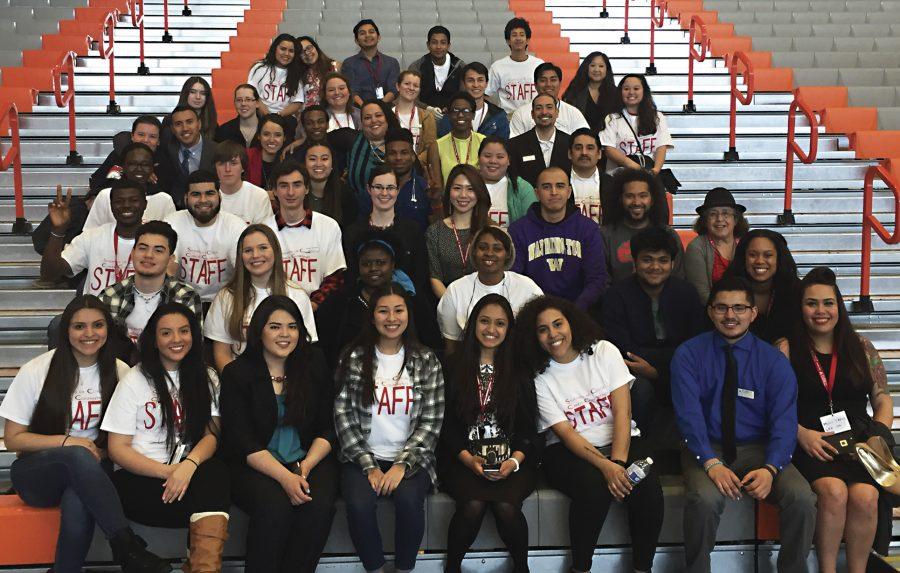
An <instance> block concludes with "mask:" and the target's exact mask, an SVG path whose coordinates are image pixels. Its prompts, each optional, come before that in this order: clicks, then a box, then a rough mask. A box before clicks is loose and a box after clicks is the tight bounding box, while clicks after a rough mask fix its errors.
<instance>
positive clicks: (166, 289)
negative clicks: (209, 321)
mask: <svg viewBox="0 0 900 573" xmlns="http://www.w3.org/2000/svg"><path fill="white" fill-rule="evenodd" d="M160 295H161V299H160V301H159V303H160V304H165V303H167V302H180V303H181V304H183V305H185V306H186V307H188V308H189V309H191V311H193V313H194V314H195V315H197V319H198V320H200V321H201V324H202V321H203V309H202V307H201V305H200V295H198V294H197V292H196V291H195V290H194V288H193V287H192V286H191V285H189V284H187V283H183V282H180V281H178V280H176V279H175V278H174V277H170V276H168V275H166V278H165V280H164V281H163V287H162V291H161V292H160ZM97 297H98V298H99V299H100V300H101V301H102V302H104V303H105V304H106V306H107V307H109V312H110V314H112V317H113V319H114V320H115V321H116V324H118V325H119V326H120V327H123V328H124V327H125V319H126V318H128V315H130V314H131V311H133V310H134V275H132V276H130V277H128V278H127V279H125V280H123V281H119V282H117V283H116V284H113V285H110V286H108V287H106V290H104V291H103V292H101V293H100V294H98V295H97Z"/></svg>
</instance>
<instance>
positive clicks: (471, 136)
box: [450, 132, 475, 165]
mask: <svg viewBox="0 0 900 573" xmlns="http://www.w3.org/2000/svg"><path fill="white" fill-rule="evenodd" d="M473 139H475V132H471V133H469V139H467V140H466V161H465V163H466V164H468V163H469V157H470V156H471V154H472V140H473ZM450 143H451V144H452V145H451V147H452V148H453V156H454V157H455V158H456V164H457V165H459V164H460V163H463V161H462V160H461V159H460V157H459V150H458V149H457V148H456V137H454V136H453V135H452V134H451V135H450Z"/></svg>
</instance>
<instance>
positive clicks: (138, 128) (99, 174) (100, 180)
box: [90, 115, 162, 191]
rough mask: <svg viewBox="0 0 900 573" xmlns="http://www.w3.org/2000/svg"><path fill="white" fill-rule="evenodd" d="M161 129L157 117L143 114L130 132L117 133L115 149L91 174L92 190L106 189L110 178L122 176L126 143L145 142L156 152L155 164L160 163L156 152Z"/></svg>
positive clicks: (135, 121) (114, 139) (114, 178)
mask: <svg viewBox="0 0 900 573" xmlns="http://www.w3.org/2000/svg"><path fill="white" fill-rule="evenodd" d="M161 131H162V124H161V123H160V121H159V120H158V119H156V117H154V116H152V115H141V116H138V117H137V118H136V119H135V120H134V123H132V124H131V133H130V134H128V133H127V132H124V131H123V132H121V133H118V134H116V135H115V136H114V137H113V150H112V151H111V152H110V153H109V155H107V156H106V159H105V160H104V161H103V164H102V165H101V166H100V167H98V168H97V170H96V171H94V172H93V173H92V174H91V179H90V190H91V191H99V190H101V189H105V188H107V187H109V184H110V180H116V179H121V178H122V171H123V165H122V161H123V157H122V153H123V151H124V150H125V145H127V143H143V144H144V145H146V146H147V147H149V148H150V149H151V150H152V152H153V154H154V158H153V161H154V165H155V164H156V163H158V162H159V158H158V157H157V156H156V153H157V149H158V148H159V138H160V132H161ZM126 135H127V136H128V139H125V136H126ZM120 148H121V149H120ZM154 183H155V181H154Z"/></svg>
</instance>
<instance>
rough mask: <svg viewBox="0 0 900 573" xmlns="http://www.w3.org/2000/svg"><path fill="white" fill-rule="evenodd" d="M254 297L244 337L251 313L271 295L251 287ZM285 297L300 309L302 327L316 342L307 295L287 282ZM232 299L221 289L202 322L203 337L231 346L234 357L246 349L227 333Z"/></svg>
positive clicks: (314, 324) (310, 304)
mask: <svg viewBox="0 0 900 573" xmlns="http://www.w3.org/2000/svg"><path fill="white" fill-rule="evenodd" d="M253 288H254V289H255V295H254V297H253V308H250V309H248V310H247V312H246V313H245V314H244V328H243V331H244V335H245V337H246V333H247V327H248V326H250V319H251V318H253V311H255V310H256V307H258V306H259V303H261V302H262V301H263V300H264V299H266V298H268V296H269V295H270V294H271V293H270V292H269V291H268V290H265V289H260V288H257V287H253ZM287 296H288V298H290V299H291V300H293V301H294V302H295V303H297V306H298V307H299V308H300V314H301V315H303V325H304V326H305V327H306V330H307V332H308V333H309V337H310V340H312V341H313V342H316V341H318V340H319V335H318V333H317V332H316V321H315V319H314V318H313V309H312V303H311V302H310V301H309V295H307V294H306V291H304V290H303V289H302V288H300V286H299V285H297V284H294V283H291V282H288V283H287ZM232 305H233V298H232V296H231V292H230V291H229V290H228V289H222V290H220V291H219V294H217V295H216V298H214V299H213V302H212V305H210V307H209V312H207V313H206V319H205V320H204V321H203V336H205V337H207V338H209V339H211V340H215V341H216V342H224V343H225V344H230V345H231V351H232V352H234V354H235V356H237V355H239V354H241V353H242V352H243V351H244V348H245V347H246V343H245V342H240V341H237V340H234V339H233V338H231V334H229V332H228V319H229V317H230V316H231V308H232Z"/></svg>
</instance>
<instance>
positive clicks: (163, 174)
mask: <svg viewBox="0 0 900 573" xmlns="http://www.w3.org/2000/svg"><path fill="white" fill-rule="evenodd" d="M171 117H172V126H171V129H172V135H174V137H172V138H171V139H170V140H169V141H168V143H167V145H166V148H165V154H166V155H165V158H164V160H163V161H161V162H160V173H159V175H160V181H161V182H164V183H163V185H164V186H166V185H167V186H168V192H169V194H170V195H171V196H172V199H173V200H174V201H175V205H176V206H177V207H182V206H183V205H184V193H185V191H187V178H188V175H190V174H191V173H193V172H194V171H197V170H198V169H205V170H207V171H212V170H213V168H214V166H213V157H214V156H215V153H216V146H215V143H214V142H212V141H209V142H207V141H206V140H205V138H204V137H203V134H202V130H201V125H200V116H199V115H198V114H197V112H196V111H195V110H194V109H193V108H191V107H190V106H187V105H179V106H177V107H176V108H175V109H173V110H172V115H171Z"/></svg>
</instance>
